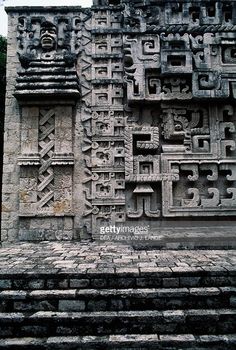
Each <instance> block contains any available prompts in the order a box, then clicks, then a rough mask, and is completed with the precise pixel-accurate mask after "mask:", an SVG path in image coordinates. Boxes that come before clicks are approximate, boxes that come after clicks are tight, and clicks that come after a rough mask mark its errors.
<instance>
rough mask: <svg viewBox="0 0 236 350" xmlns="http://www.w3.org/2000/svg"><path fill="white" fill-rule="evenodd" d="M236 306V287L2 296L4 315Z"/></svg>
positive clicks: (0, 303)
mask: <svg viewBox="0 0 236 350" xmlns="http://www.w3.org/2000/svg"><path fill="white" fill-rule="evenodd" d="M235 306H236V287H219V288H216V287H211V288H209V287H205V288H137V289H131V288H129V289H68V290H35V291H24V290H22V291H14V290H6V291H2V292H0V312H17V311H122V310H124V311H128V310H130V311H131V310H164V309H188V308H190V309H191V308H195V309H197V308H199V309H200V308H203V309H206V308H212V307H214V308H229V307H235Z"/></svg>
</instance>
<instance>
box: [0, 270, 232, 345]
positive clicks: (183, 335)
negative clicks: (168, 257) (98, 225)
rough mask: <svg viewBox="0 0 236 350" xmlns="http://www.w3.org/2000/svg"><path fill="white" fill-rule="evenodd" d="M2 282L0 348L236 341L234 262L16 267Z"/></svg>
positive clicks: (0, 296)
mask: <svg viewBox="0 0 236 350" xmlns="http://www.w3.org/2000/svg"><path fill="white" fill-rule="evenodd" d="M104 271H105V270H104ZM0 289H1V292H0V312H1V313H0V339H1V340H0V349H4V350H7V349H12V350H13V349H14V350H17V349H30V350H31V349H32V350H33V349H61V350H62V349H63V350H64V349H76V350H78V349H89V350H92V349H102V350H104V349H127V350H128V349H139V350H140V349H141V350H144V349H165V350H177V349H178V350H180V349H188V350H205V349H214V350H225V349H230V350H235V349H236V270H234V269H230V268H228V269H224V268H216V267H211V266H208V267H206V268H204V269H203V268H202V269H200V268H197V267H192V268H191V267H188V268H187V267H183V268H182V269H181V268H176V269H172V270H170V269H169V268H167V267H159V268H153V267H150V268H148V267H147V268H145V269H141V270H139V271H137V270H136V269H133V270H132V267H130V268H123V270H122V269H118V270H117V271H116V272H115V273H114V272H111V273H109V272H101V271H100V270H98V271H96V270H93V271H92V272H90V273H89V272H88V271H87V272H86V273H85V272H84V273H82V272H81V273H79V272H76V271H75V272H72V271H70V272H68V273H62V272H59V273H53V272H50V271H45V272H44V273H38V274H37V273H33V272H28V273H19V272H18V273H17V272H12V273H10V274H1V279H0Z"/></svg>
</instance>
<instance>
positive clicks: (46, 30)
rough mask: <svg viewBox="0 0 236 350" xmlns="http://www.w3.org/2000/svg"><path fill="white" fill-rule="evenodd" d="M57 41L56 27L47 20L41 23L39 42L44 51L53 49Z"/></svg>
mask: <svg viewBox="0 0 236 350" xmlns="http://www.w3.org/2000/svg"><path fill="white" fill-rule="evenodd" d="M56 42H57V29H56V27H55V26H54V25H53V24H52V23H49V22H46V24H43V25H42V28H41V32H40V43H41V46H42V49H43V50H44V51H51V50H54V49H55V47H56Z"/></svg>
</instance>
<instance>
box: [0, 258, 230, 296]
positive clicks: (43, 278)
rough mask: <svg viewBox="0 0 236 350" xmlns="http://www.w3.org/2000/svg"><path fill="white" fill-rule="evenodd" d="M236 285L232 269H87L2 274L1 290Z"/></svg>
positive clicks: (154, 267) (144, 267) (228, 267)
mask: <svg viewBox="0 0 236 350" xmlns="http://www.w3.org/2000/svg"><path fill="white" fill-rule="evenodd" d="M223 286H236V269H235V267H234V266H231V265H230V264H229V265H226V266H225V267H222V266H221V267H220V268H219V267H217V266H201V267H199V266H193V267H189V266H178V267H166V266H164V267H161V266H160V267H157V266H149V263H147V266H146V265H145V264H144V265H143V266H141V267H125V268H123V267H116V268H115V269H114V268H109V267H104V268H101V269H98V268H87V269H86V270H84V271H83V270H81V271H80V272H77V271H76V272H74V271H73V270H72V271H70V270H68V271H67V272H58V271H54V270H50V271H48V272H47V271H42V270H41V272H40V273H37V271H36V270H35V272H33V270H32V272H29V273H27V272H25V273H19V272H17V270H16V269H15V270H14V272H13V273H1V271H0V290H19V289H20V290H38V289H68V288H86V289H88V288H91V289H94V288H95V289H99V288H102V289H103V288H115V289H116V288H176V287H223Z"/></svg>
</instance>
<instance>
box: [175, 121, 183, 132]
mask: <svg viewBox="0 0 236 350" xmlns="http://www.w3.org/2000/svg"><path fill="white" fill-rule="evenodd" d="M182 130H183V126H182V124H180V123H175V131H182Z"/></svg>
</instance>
